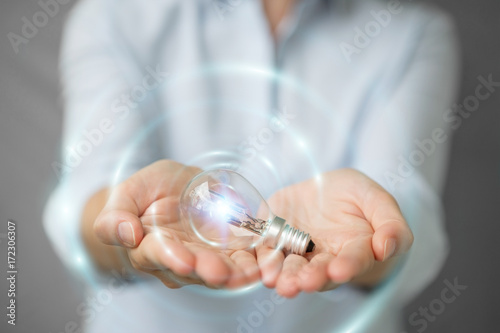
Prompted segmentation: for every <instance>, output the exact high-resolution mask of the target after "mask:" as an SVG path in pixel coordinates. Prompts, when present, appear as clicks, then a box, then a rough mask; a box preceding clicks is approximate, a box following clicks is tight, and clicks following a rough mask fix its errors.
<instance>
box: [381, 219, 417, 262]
mask: <svg viewBox="0 0 500 333" xmlns="http://www.w3.org/2000/svg"><path fill="white" fill-rule="evenodd" d="M412 244H413V234H412V232H411V230H410V228H409V227H408V225H407V224H406V223H401V222H400V221H387V222H386V223H384V224H383V225H382V226H380V227H379V228H378V229H376V230H375V233H374V234H373V239H372V247H373V252H374V254H375V258H376V259H377V260H379V261H386V260H388V259H390V258H393V257H395V256H398V255H401V254H403V253H405V252H407V251H408V249H409V248H410V247H411V245H412Z"/></svg>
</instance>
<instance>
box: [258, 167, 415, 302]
mask: <svg viewBox="0 0 500 333" xmlns="http://www.w3.org/2000/svg"><path fill="white" fill-rule="evenodd" d="M269 204H270V206H271V209H272V210H273V212H274V213H275V214H276V215H278V216H280V217H282V218H285V219H286V220H287V223H289V224H291V225H293V226H295V227H297V228H299V229H301V230H303V231H305V232H308V233H310V234H311V237H312V239H313V241H314V242H315V243H316V248H315V250H314V251H313V252H312V253H308V254H306V255H305V256H304V257H302V256H299V255H294V254H291V255H288V256H285V254H284V253H283V252H281V251H273V250H271V249H269V248H266V247H260V248H258V249H257V257H258V262H259V266H260V268H261V274H262V279H263V282H264V283H265V284H266V285H267V286H268V287H276V288H277V291H278V293H280V294H281V295H283V296H286V297H294V296H296V295H297V294H298V293H299V292H301V291H305V292H312V291H322V290H329V289H333V288H335V287H336V286H338V285H339V284H342V283H346V282H349V281H353V280H356V279H358V278H362V277H363V276H365V275H367V274H369V273H370V271H371V270H372V269H373V268H374V266H375V265H376V263H377V262H387V260H389V259H390V258H393V257H395V256H397V255H400V254H402V253H405V252H406V251H407V250H408V249H409V248H410V246H411V245H412V243H413V234H412V232H411V230H410V228H409V227H408V225H407V223H406V221H405V219H404V218H403V216H402V214H401V211H400V210H399V207H398V204H397V203H396V201H395V199H394V198H393V197H392V196H391V195H390V194H389V193H388V192H386V191H385V190H384V189H383V188H382V187H381V186H380V185H378V184H377V183H375V182H374V181H373V180H371V179H370V178H368V177H367V176H365V175H364V174H362V173H360V172H358V171H355V170H352V169H341V170H336V171H331V172H328V173H324V174H322V175H321V177H320V178H318V179H311V180H308V181H305V182H302V183H299V184H295V185H292V186H290V187H287V188H284V189H282V190H280V191H278V192H277V193H276V194H275V195H273V196H272V197H271V198H270V200H269Z"/></svg>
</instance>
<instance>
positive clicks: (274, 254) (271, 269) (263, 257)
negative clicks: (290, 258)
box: [257, 246, 285, 288]
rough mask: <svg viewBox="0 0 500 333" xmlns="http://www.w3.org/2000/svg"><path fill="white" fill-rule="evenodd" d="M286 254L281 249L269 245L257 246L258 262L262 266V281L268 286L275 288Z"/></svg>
mask: <svg viewBox="0 0 500 333" xmlns="http://www.w3.org/2000/svg"><path fill="white" fill-rule="evenodd" d="M284 260H285V254H284V253H283V251H281V250H276V249H271V248H269V247H267V246H259V247H258V248H257V264H258V266H259V268H260V272H261V278H262V283H264V285H265V286H266V287H268V288H274V287H275V286H276V281H277V280H278V276H279V274H280V272H281V268H282V267H283V261H284Z"/></svg>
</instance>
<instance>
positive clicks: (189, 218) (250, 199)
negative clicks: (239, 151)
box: [180, 169, 315, 255]
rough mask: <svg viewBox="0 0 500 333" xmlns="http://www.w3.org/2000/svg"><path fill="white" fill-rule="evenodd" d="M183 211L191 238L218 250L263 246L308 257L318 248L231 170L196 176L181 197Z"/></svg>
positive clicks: (248, 183) (218, 170)
mask: <svg viewBox="0 0 500 333" xmlns="http://www.w3.org/2000/svg"><path fill="white" fill-rule="evenodd" d="M180 210H181V216H182V220H183V222H184V227H185V228H186V231H187V232H188V234H190V235H191V236H192V237H197V238H198V239H200V240H202V241H203V242H205V243H207V244H210V245H211V246H214V247H217V248H221V249H231V250H241V249H250V248H253V247H255V246H256V245H258V244H259V243H261V242H262V243H263V244H264V245H265V246H269V247H271V248H277V249H285V250H288V251H289V252H290V253H294V254H299V255H304V254H305V253H306V252H311V251H313V250H314V247H315V245H314V242H313V241H312V240H311V236H310V235H309V234H306V233H304V232H303V231H300V230H298V229H296V228H293V227H291V226H290V225H288V224H286V222H285V220H284V219H282V218H280V217H278V216H276V215H274V214H273V213H272V212H271V210H270V208H269V205H268V204H267V202H266V201H265V200H264V199H263V198H262V196H261V195H260V193H259V192H258V191H257V189H256V188H255V187H253V185H252V184H250V182H248V180H246V179H245V178H244V177H243V176H242V175H240V174H238V173H236V172H234V171H231V170H225V169H216V170H208V171H204V172H202V173H200V174H198V175H196V176H195V177H194V178H193V179H192V180H191V181H190V182H189V183H188V184H187V186H186V188H185V189H184V192H183V193H182V195H181V200H180Z"/></svg>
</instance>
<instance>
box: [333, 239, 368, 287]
mask: <svg viewBox="0 0 500 333" xmlns="http://www.w3.org/2000/svg"><path fill="white" fill-rule="evenodd" d="M373 264H374V258H373V251H372V248H371V237H368V236H367V237H366V238H364V239H357V240H354V241H351V242H347V243H345V244H344V245H343V246H342V248H341V250H340V252H339V253H338V255H337V257H336V258H335V259H333V261H331V262H330V263H329V264H328V276H329V277H330V279H332V280H333V282H336V283H345V282H348V281H350V280H352V279H353V278H354V277H356V276H359V275H361V274H363V273H365V272H367V271H368V270H369V269H370V268H371V267H372V266H373Z"/></svg>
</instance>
